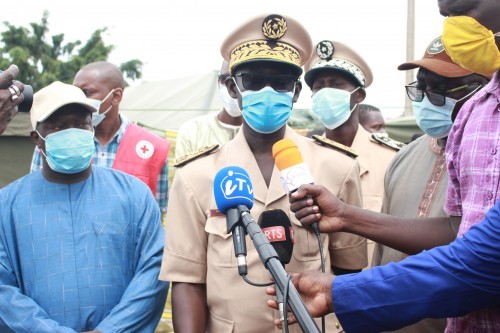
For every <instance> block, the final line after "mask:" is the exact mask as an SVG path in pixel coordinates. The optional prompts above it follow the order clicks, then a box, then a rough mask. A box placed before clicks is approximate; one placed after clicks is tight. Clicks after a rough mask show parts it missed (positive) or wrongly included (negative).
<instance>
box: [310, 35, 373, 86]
mask: <svg viewBox="0 0 500 333" xmlns="http://www.w3.org/2000/svg"><path fill="white" fill-rule="evenodd" d="M324 70H336V71H340V72H342V73H345V74H347V75H349V76H350V77H352V78H353V79H354V80H355V81H356V82H358V83H359V85H360V86H361V87H362V88H367V87H369V86H370V84H372V81H373V74H372V71H371V69H370V66H368V64H367V63H366V61H365V60H364V59H363V58H362V57H361V56H360V55H359V54H358V53H357V52H356V51H354V50H353V49H351V48H350V47H349V46H347V45H345V44H343V43H340V42H335V41H330V40H323V41H321V42H319V43H318V44H316V45H315V46H314V51H313V55H312V57H311V58H310V59H309V61H308V62H307V63H306V64H305V65H304V71H305V72H306V74H305V75H304V80H305V81H306V83H307V85H308V86H309V87H312V85H313V83H314V78H315V76H316V75H317V74H318V72H320V71H324Z"/></svg>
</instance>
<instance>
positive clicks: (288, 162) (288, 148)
mask: <svg viewBox="0 0 500 333" xmlns="http://www.w3.org/2000/svg"><path fill="white" fill-rule="evenodd" d="M273 157H274V161H275V163H276V166H277V167H278V169H279V171H280V173H281V177H280V179H281V182H282V183H283V187H284V188H285V190H286V191H287V193H288V194H289V195H290V194H291V193H293V192H295V191H296V190H297V189H298V188H299V186H300V185H302V184H314V180H313V178H312V176H311V173H310V172H309V168H308V167H307V165H306V164H305V163H304V160H303V159H302V155H301V154H300V151H299V148H298V147H297V145H296V144H295V142H293V141H292V140H290V139H282V140H280V141H278V142H276V143H275V144H274V145H273ZM311 227H312V228H313V230H314V233H315V234H316V235H318V236H319V234H320V232H319V226H318V222H314V223H312V224H311Z"/></svg>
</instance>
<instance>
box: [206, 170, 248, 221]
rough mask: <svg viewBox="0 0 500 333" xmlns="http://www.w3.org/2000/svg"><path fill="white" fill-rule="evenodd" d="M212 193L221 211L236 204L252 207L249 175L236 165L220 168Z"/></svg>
mask: <svg viewBox="0 0 500 333" xmlns="http://www.w3.org/2000/svg"><path fill="white" fill-rule="evenodd" d="M214 195H215V201H216V203H217V206H218V207H219V210H220V211H221V212H222V213H224V212H225V209H226V208H228V207H237V206H238V205H245V206H247V207H249V208H250V207H252V205H253V187H252V181H251V180H250V176H249V175H248V173H247V172H246V171H245V170H244V169H242V168H240V167H238V166H230V167H225V168H223V169H221V170H220V171H219V172H218V173H217V175H216V176H215V179H214ZM220 208H223V210H221V209H220Z"/></svg>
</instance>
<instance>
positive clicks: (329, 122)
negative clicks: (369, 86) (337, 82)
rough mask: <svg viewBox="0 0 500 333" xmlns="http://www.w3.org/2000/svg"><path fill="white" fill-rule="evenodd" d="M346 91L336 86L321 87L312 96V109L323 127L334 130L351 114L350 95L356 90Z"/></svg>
mask: <svg viewBox="0 0 500 333" xmlns="http://www.w3.org/2000/svg"><path fill="white" fill-rule="evenodd" d="M358 89H359V87H357V88H356V89H354V90H353V91H347V90H343V89H336V88H323V89H321V90H319V91H318V92H316V93H315V94H314V95H313V97H312V111H313V112H314V114H316V116H317V117H318V118H319V120H320V121H321V123H322V124H323V126H324V127H326V128H328V129H329V130H334V129H336V128H337V127H339V126H340V125H342V124H343V123H345V122H346V121H347V120H348V119H349V117H350V116H351V112H352V110H354V108H355V107H356V105H357V103H356V105H354V107H353V108H352V109H351V95H352V94H353V93H354V92H355V91H357V90H358Z"/></svg>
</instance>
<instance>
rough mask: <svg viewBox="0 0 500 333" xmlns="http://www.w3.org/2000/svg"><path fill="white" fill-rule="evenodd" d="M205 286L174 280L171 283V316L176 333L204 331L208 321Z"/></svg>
mask: <svg viewBox="0 0 500 333" xmlns="http://www.w3.org/2000/svg"><path fill="white" fill-rule="evenodd" d="M206 295H207V294H206V286H205V285H204V284H195V283H181V282H174V283H173V284H172V318H173V324H174V331H175V332H178V333H196V332H205V331H206V328H207V321H208V308H207V296H206Z"/></svg>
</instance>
